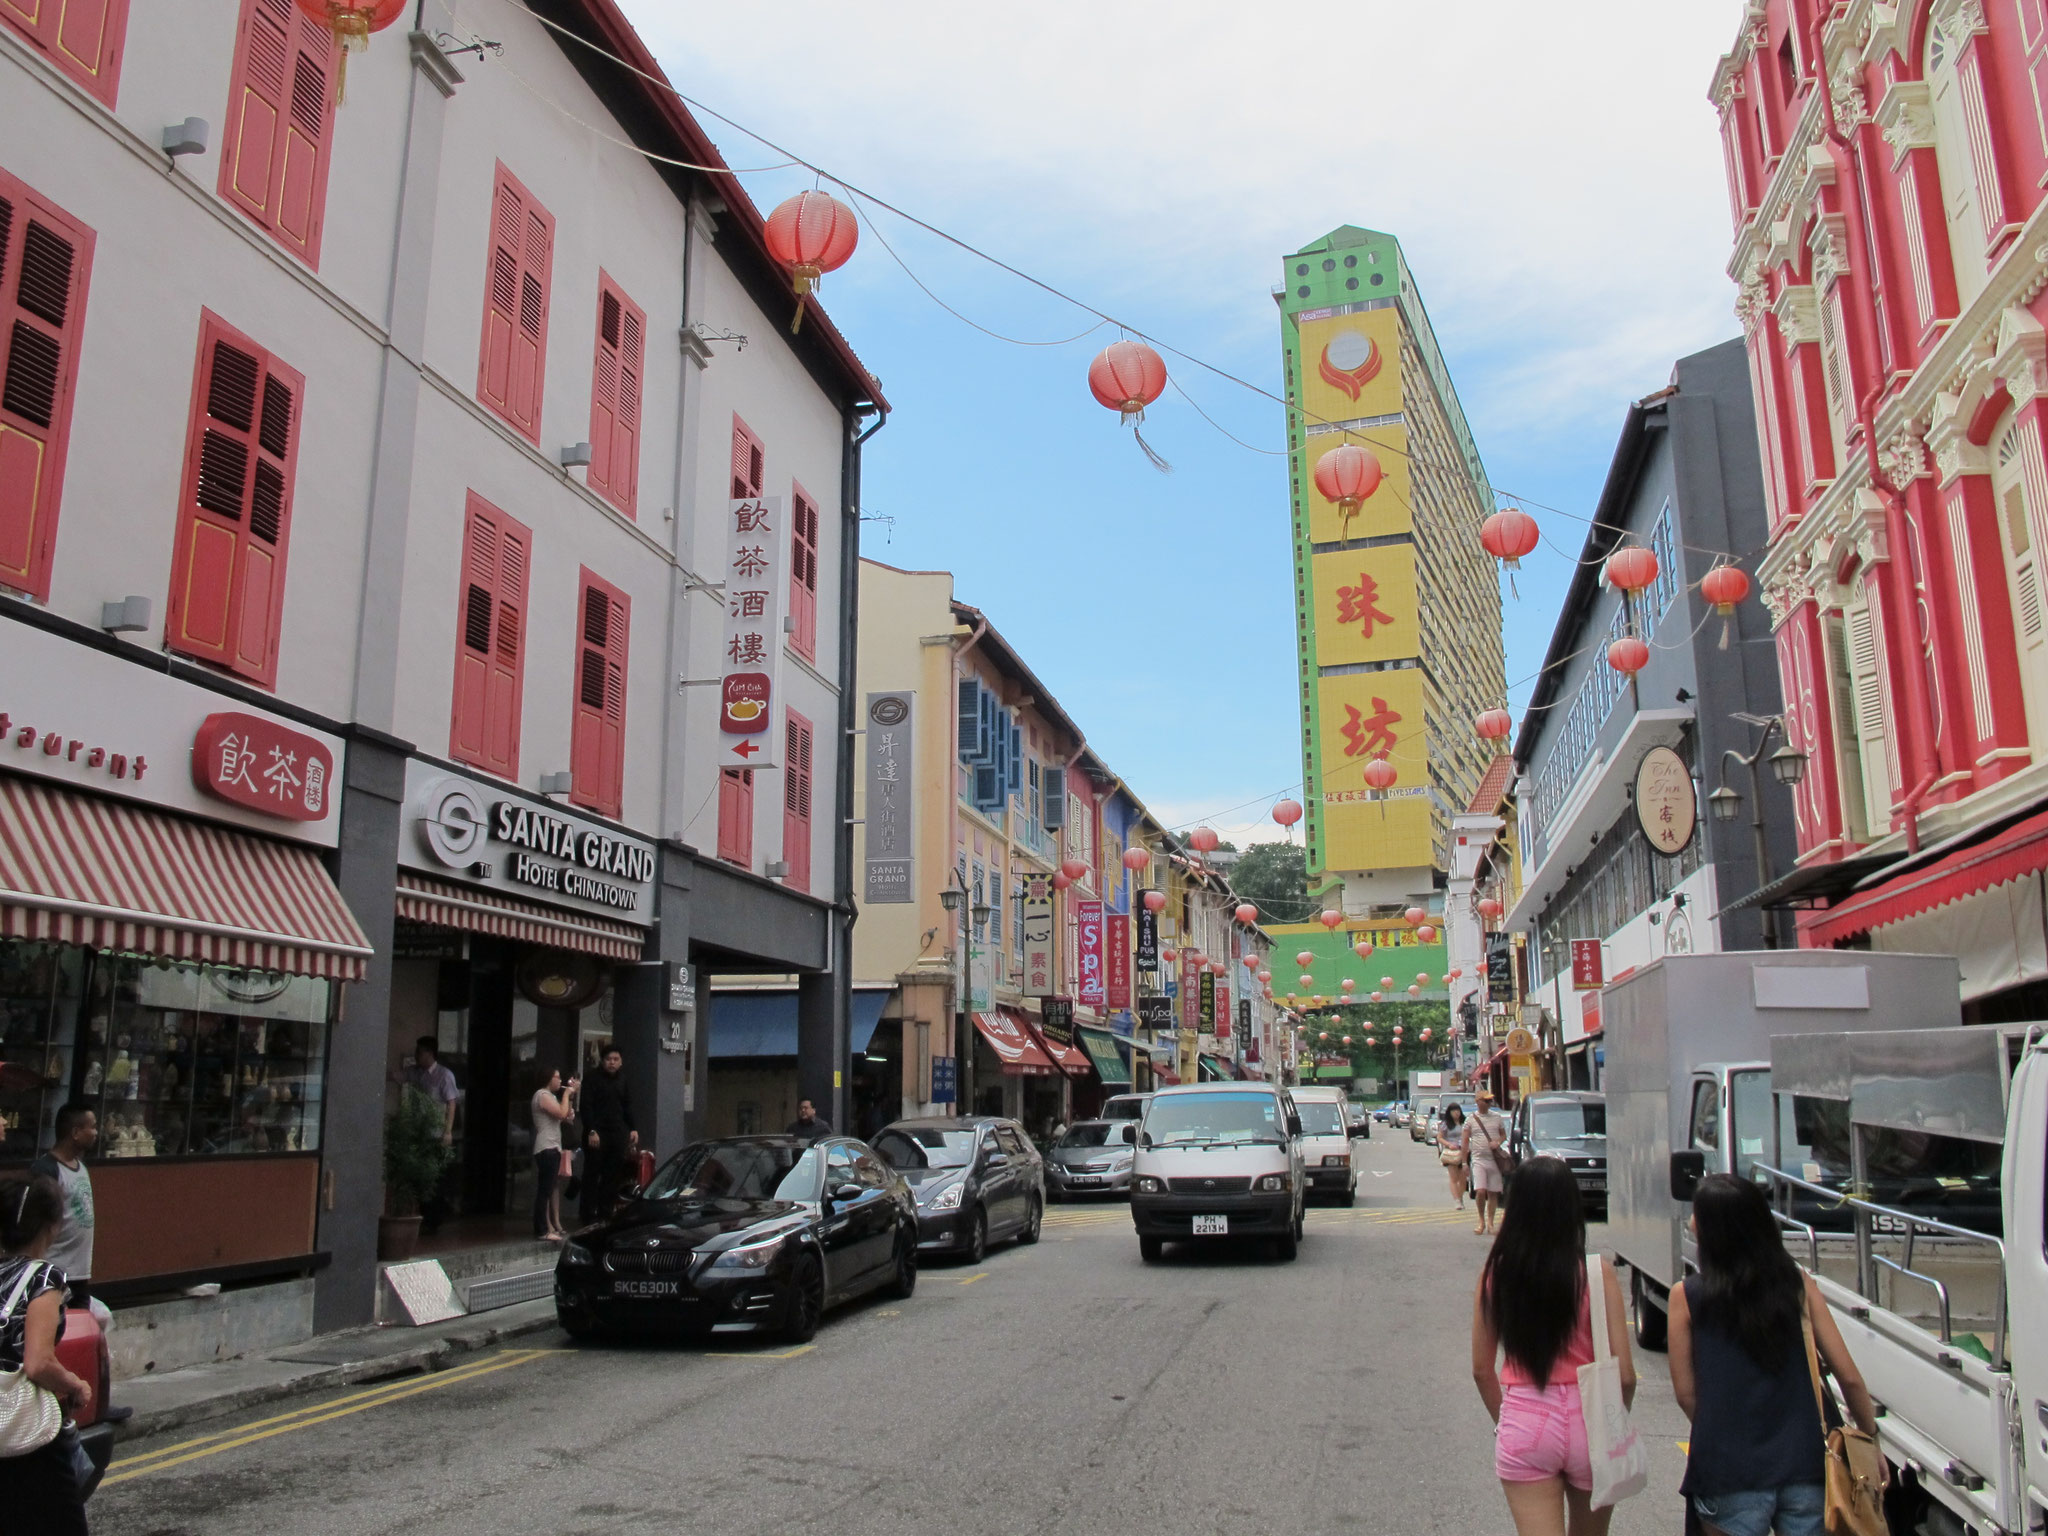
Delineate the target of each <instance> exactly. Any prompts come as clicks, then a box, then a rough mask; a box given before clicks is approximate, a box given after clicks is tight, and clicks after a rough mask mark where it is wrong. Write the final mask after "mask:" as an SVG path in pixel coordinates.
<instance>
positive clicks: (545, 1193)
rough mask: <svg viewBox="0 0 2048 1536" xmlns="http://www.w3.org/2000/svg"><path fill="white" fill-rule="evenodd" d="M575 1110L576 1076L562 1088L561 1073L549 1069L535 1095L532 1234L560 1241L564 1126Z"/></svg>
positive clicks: (544, 1240)
mask: <svg viewBox="0 0 2048 1536" xmlns="http://www.w3.org/2000/svg"><path fill="white" fill-rule="evenodd" d="M575 1113H576V1079H575V1078H573V1077H572V1078H570V1079H569V1091H568V1092H567V1093H566V1094H565V1093H563V1091H562V1074H561V1073H560V1072H559V1071H554V1072H550V1073H549V1074H548V1080H547V1081H546V1082H545V1083H543V1084H541V1086H540V1088H539V1089H538V1090H537V1091H536V1092H535V1093H534V1095H533V1235H534V1236H535V1237H537V1238H540V1239H541V1240H542V1241H543V1242H549V1243H559V1242H560V1241H562V1238H563V1237H564V1235H565V1234H564V1233H563V1231H562V1181H561V1177H560V1175H562V1174H564V1173H566V1172H567V1170H566V1169H564V1168H563V1166H562V1160H563V1158H564V1157H566V1156H567V1153H566V1152H565V1151H564V1150H563V1148H562V1126H563V1125H564V1124H565V1123H566V1122H567V1121H568V1120H569V1119H570V1117H571V1116H573V1115H574V1114H575Z"/></svg>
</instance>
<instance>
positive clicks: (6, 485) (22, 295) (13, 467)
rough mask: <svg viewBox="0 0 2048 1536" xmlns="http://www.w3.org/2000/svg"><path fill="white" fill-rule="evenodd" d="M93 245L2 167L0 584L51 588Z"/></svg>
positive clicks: (1, 0)
mask: <svg viewBox="0 0 2048 1536" xmlns="http://www.w3.org/2000/svg"><path fill="white" fill-rule="evenodd" d="M6 3H8V0H0V4H6ZM92 246H93V234H92V231H91V230H89V229H87V228H86V227H85V226H84V225H82V224H80V223H78V222H76V221H75V220H73V219H71V218H70V217H68V216H67V215H65V214H64V213H62V212H60V211H59V210H58V209H57V208H55V207H54V206H53V205H51V204H49V203H46V202H44V201H43V200H42V199H41V198H39V197H37V196H36V195H35V194H34V193H32V192H30V191H29V189H28V188H27V187H26V186H24V185H23V184H22V183H21V182H19V181H16V180H15V179H14V178H13V177H12V176H9V175H7V174H6V172H4V171H0V586H8V587H12V588H14V589H15V590H17V591H21V592H27V593H30V594H32V595H34V596H35V597H38V598H48V597H49V595H50V556H51V553H52V551H53V550H54V548H55V547H56V540H57V506H58V501H59V497H60V492H61V490H62V487H63V480H64V460H65V445H66V442H67V440H68V439H69V437H70V433H71V399H72V392H73V388H74V386H75V385H76V383H77V380H78V343H79V338H80V337H81V336H82V335H83V334H84V330H85V282H86V275H87V272H88V270H89V269H90V267H91V265H92Z"/></svg>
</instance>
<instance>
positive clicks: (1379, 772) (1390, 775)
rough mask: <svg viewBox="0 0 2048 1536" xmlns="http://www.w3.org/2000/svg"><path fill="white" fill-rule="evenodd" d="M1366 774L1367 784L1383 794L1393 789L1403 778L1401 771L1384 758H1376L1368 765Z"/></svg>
mask: <svg viewBox="0 0 2048 1536" xmlns="http://www.w3.org/2000/svg"><path fill="white" fill-rule="evenodd" d="M1364 774H1365V782H1366V783H1367V784H1368V785H1370V786H1371V787H1372V788H1374V789H1377V790H1379V791H1381V792H1382V793H1384V792H1385V791H1387V790H1389V789H1391V788H1393V786H1394V781H1395V780H1396V779H1398V778H1400V777H1401V772H1400V770H1399V769H1398V768H1396V767H1395V766H1394V765H1393V764H1392V763H1390V762H1388V761H1387V760H1386V759H1385V758H1384V757H1376V758H1374V759H1373V760H1372V761H1371V762H1369V763H1367V764H1366V765H1365V768H1364Z"/></svg>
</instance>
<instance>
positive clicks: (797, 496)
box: [789, 485, 818, 660]
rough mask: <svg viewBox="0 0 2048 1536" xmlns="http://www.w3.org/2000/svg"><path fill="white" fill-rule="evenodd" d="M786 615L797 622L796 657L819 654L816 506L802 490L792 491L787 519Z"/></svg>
mask: <svg viewBox="0 0 2048 1536" xmlns="http://www.w3.org/2000/svg"><path fill="white" fill-rule="evenodd" d="M789 528H790V538H789V611H790V615H791V616H792V617H793V618H794V619H795V620H796V631H795V633H794V634H793V635H792V636H791V637H790V643H791V644H792V645H794V646H795V648H796V652H797V654H798V655H799V656H802V657H804V658H805V659H806V660H815V659H816V658H817V654H818V504H817V503H816V502H815V501H813V500H811V498H810V497H809V496H808V495H806V494H805V492H804V488H803V487H802V486H800V485H799V486H794V487H792V491H791V496H790V518H789Z"/></svg>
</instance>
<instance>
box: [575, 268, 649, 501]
mask: <svg viewBox="0 0 2048 1536" xmlns="http://www.w3.org/2000/svg"><path fill="white" fill-rule="evenodd" d="M646 337H647V316H646V313H645V312H644V311H643V310H642V309H641V308H640V306H639V305H637V304H635V303H634V302H633V301H632V300H631V299H629V298H627V297H626V291H625V290H624V289H623V288H621V287H620V286H619V285H618V284H617V283H615V282H613V281H612V280H611V278H610V277H609V276H608V275H607V274H606V273H605V272H603V271H599V273H598V274H597V362H596V365H595V369H594V376H593V377H592V379H591V384H590V469H589V472H588V476H587V479H588V483H589V486H590V488H591V489H592V490H593V491H596V492H597V493H598V494H599V495H600V496H602V497H604V499H605V500H606V501H608V502H610V503H611V504H612V505H613V506H615V507H617V508H618V509H619V510H620V511H621V512H623V513H625V514H626V516H628V517H632V516H633V515H634V509H635V506H636V503H637V498H638V493H639V489H640V379H641V372H642V369H643V367H644V365H645V363H646V352H647V343H646Z"/></svg>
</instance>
